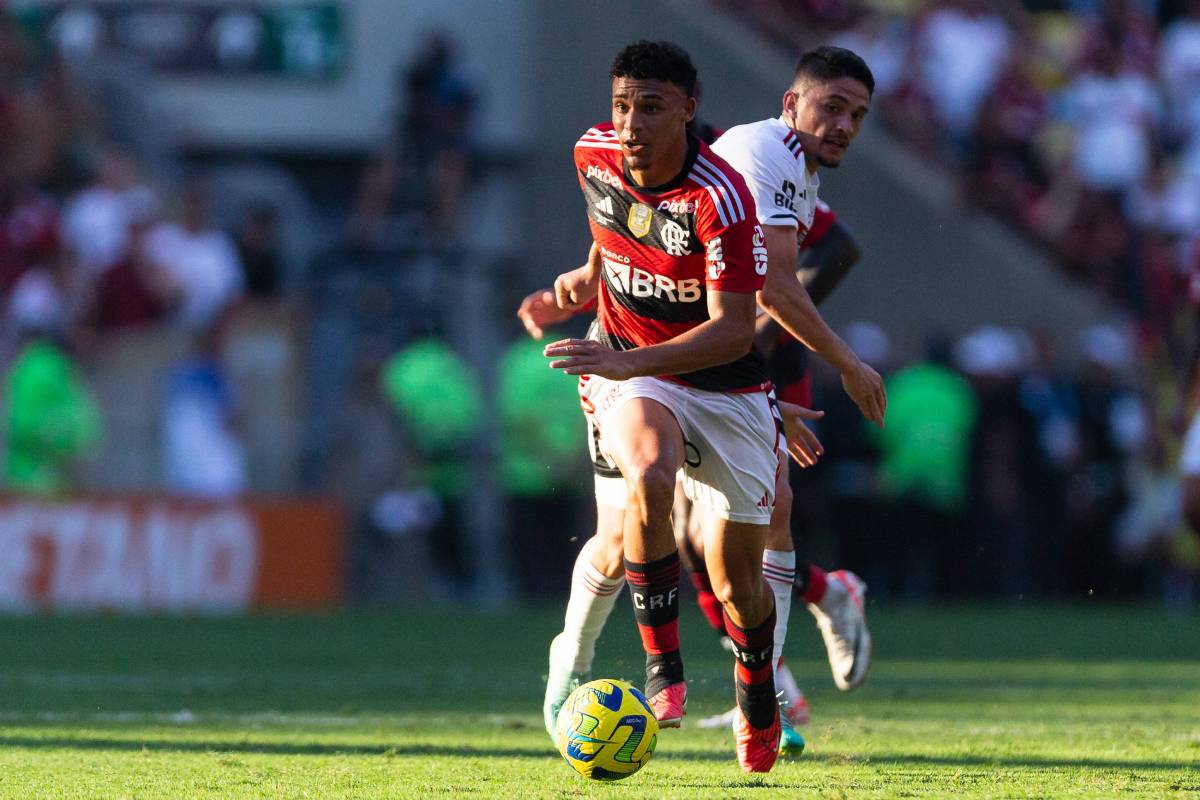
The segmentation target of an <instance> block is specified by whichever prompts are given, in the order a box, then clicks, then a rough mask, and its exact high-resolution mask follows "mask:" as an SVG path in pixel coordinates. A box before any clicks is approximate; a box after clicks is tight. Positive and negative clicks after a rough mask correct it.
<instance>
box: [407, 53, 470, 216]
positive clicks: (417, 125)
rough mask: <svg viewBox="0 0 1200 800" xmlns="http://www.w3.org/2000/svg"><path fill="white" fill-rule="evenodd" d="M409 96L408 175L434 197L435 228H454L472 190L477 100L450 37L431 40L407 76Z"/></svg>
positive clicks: (431, 212) (431, 210)
mask: <svg viewBox="0 0 1200 800" xmlns="http://www.w3.org/2000/svg"><path fill="white" fill-rule="evenodd" d="M404 98H405V102H404V117H403V123H402V126H401V130H402V134H403V143H404V153H405V158H404V164H405V167H406V172H408V173H409V175H411V176H413V177H415V178H416V181H415V182H414V183H415V185H416V186H419V187H421V188H422V189H424V190H425V191H427V192H428V193H429V205H428V212H429V215H430V219H431V221H432V222H433V225H434V227H435V228H436V229H437V230H439V231H448V230H451V229H452V228H453V225H454V223H455V222H456V221H457V217H458V211H459V207H460V205H461V204H462V199H463V194H464V192H465V191H466V186H467V174H468V173H467V167H468V161H469V159H470V149H471V124H472V117H473V115H474V111H475V105H476V100H475V89H474V88H473V87H472V86H471V84H470V83H469V82H468V81H467V79H466V77H465V76H464V75H463V72H462V68H461V66H460V65H459V63H458V57H457V54H456V53H455V51H454V42H453V41H452V40H451V38H450V37H449V35H448V34H446V33H443V32H437V33H434V34H432V35H430V36H429V37H428V39H427V40H426V42H425V46H424V48H423V49H422V50H421V51H420V53H419V54H418V55H417V58H416V60H415V61H414V62H413V63H412V65H411V66H409V67H408V69H407V71H406V72H405V75H404Z"/></svg>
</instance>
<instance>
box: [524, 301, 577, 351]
mask: <svg viewBox="0 0 1200 800" xmlns="http://www.w3.org/2000/svg"><path fill="white" fill-rule="evenodd" d="M573 313H574V312H573V311H570V310H567V309H562V308H559V307H558V304H557V302H556V301H555V299H554V292H552V291H550V290H549V289H538V290H537V291H536V292H533V293H532V294H530V295H529V296H527V297H526V298H525V299H524V300H522V301H521V307H520V308H518V309H517V318H518V319H520V320H521V323H522V324H523V325H524V326H525V330H526V331H527V332H528V333H529V335H530V336H532V337H533V338H534V339H541V338H542V337H543V336H545V335H546V330H545V329H546V328H548V327H550V326H551V325H557V324H558V323H560V322H564V321H566V320H568V319H570V318H571V315H572V314H573Z"/></svg>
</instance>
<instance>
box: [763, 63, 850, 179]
mask: <svg viewBox="0 0 1200 800" xmlns="http://www.w3.org/2000/svg"><path fill="white" fill-rule="evenodd" d="M870 108H871V93H870V92H868V91H867V87H866V86H864V85H863V84H862V83H861V82H860V81H857V80H855V79H854V78H848V77H843V78H834V79H832V80H828V81H806V82H803V83H797V84H796V85H794V86H792V88H791V89H789V90H788V91H787V92H786V93H784V95H783V114H784V118H785V119H787V120H788V121H789V123H790V124H791V126H792V129H793V130H795V131H796V135H797V136H798V137H799V138H800V144H801V145H802V146H803V147H804V153H805V156H806V157H807V158H808V159H811V160H810V161H809V167H810V169H811V168H812V167H815V166H817V165H820V166H822V167H836V166H837V165H838V164H840V163H842V157H843V156H844V155H845V154H846V151H847V150H848V149H849V148H850V143H851V142H852V141H854V137H855V136H858V131H859V129H860V128H861V127H862V123H863V120H864V119H865V118H866V116H867V112H868V111H869V110H870ZM814 161H815V162H816V163H815V164H814V163H813V162H814Z"/></svg>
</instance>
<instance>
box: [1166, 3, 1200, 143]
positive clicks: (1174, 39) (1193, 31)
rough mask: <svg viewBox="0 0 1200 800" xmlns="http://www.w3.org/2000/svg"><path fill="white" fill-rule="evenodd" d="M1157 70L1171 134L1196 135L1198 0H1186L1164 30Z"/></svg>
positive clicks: (1199, 123) (1199, 117) (1199, 119)
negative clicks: (1178, 14) (1186, 2)
mask: <svg viewBox="0 0 1200 800" xmlns="http://www.w3.org/2000/svg"><path fill="white" fill-rule="evenodd" d="M1158 71H1159V75H1161V76H1162V82H1163V89H1164V91H1165V93H1166V98H1167V109H1168V120H1169V122H1170V126H1171V132H1172V134H1173V136H1174V138H1176V139H1178V140H1180V141H1187V140H1189V139H1193V138H1194V137H1196V136H1197V135H1200V0H1189V2H1188V4H1187V6H1186V8H1185V12H1184V14H1183V16H1181V17H1179V18H1178V19H1176V20H1175V21H1174V22H1172V23H1171V24H1170V26H1168V27H1167V30H1166V31H1165V32H1164V34H1163V39H1162V54H1161V56H1160V58H1159V62H1158Z"/></svg>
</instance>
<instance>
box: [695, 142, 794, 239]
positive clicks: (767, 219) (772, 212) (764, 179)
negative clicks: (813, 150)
mask: <svg viewBox="0 0 1200 800" xmlns="http://www.w3.org/2000/svg"><path fill="white" fill-rule="evenodd" d="M713 150H714V151H715V152H716V153H717V154H718V155H719V156H721V158H723V159H725V160H726V161H728V162H729V164H730V166H732V167H733V168H734V169H736V170H737V171H738V172H739V173H740V174H741V176H742V177H743V178H744V179H745V180H746V186H747V188H748V189H749V190H750V194H751V195H752V196H753V197H754V204H755V206H756V207H757V209H758V222H759V224H761V225H778V226H781V227H788V228H801V227H804V223H803V220H804V219H805V217H804V216H803V215H802V214H801V213H800V210H799V209H800V203H802V202H803V193H804V191H805V180H804V161H803V160H802V157H801V159H797V157H796V156H794V155H792V152H791V151H790V150H788V148H787V147H786V146H785V145H784V143H783V142H782V141H777V140H775V139H774V138H767V137H766V136H763V135H761V134H759V135H753V136H750V135H742V136H738V137H736V138H733V139H730V137H729V136H728V135H726V136H725V137H724V138H723V139H719V140H717V144H716V145H715V146H714V147H713Z"/></svg>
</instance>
